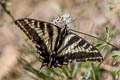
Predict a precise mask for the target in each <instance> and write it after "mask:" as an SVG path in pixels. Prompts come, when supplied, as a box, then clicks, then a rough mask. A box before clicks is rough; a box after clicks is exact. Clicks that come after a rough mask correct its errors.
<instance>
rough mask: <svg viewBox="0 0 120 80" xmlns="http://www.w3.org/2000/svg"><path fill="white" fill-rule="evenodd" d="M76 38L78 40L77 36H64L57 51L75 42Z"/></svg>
mask: <svg viewBox="0 0 120 80" xmlns="http://www.w3.org/2000/svg"><path fill="white" fill-rule="evenodd" d="M78 40H79V39H78V37H76V36H74V35H68V36H66V38H65V39H64V42H63V44H62V45H61V47H60V48H61V49H59V50H58V53H60V52H61V51H63V50H64V49H65V48H68V47H69V46H70V45H72V44H73V43H75V42H76V41H78Z"/></svg>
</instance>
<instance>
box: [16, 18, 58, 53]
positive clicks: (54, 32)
mask: <svg viewBox="0 0 120 80" xmlns="http://www.w3.org/2000/svg"><path fill="white" fill-rule="evenodd" d="M16 24H17V25H18V26H19V27H20V28H21V30H22V31H23V32H24V33H25V34H26V35H27V36H28V37H29V39H31V40H32V41H33V42H34V43H35V44H36V46H37V48H39V47H40V46H45V47H46V49H47V50H48V52H52V51H51V50H54V48H55V43H57V42H56V41H57V40H56V39H57V38H56V37H57V36H58V35H59V32H60V28H59V27H56V26H55V25H52V24H50V23H47V22H43V21H38V20H34V19H29V18H23V19H18V20H16ZM40 41H41V42H40ZM41 44H42V45H41ZM43 44H44V45H43Z"/></svg>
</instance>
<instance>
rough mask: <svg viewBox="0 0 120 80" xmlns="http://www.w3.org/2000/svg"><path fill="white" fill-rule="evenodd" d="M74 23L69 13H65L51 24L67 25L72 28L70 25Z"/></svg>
mask: <svg viewBox="0 0 120 80" xmlns="http://www.w3.org/2000/svg"><path fill="white" fill-rule="evenodd" d="M71 21H72V18H71V17H70V14H69V13H65V14H63V15H62V16H58V17H57V18H56V19H55V20H53V21H52V22H51V23H52V24H55V25H59V24H61V25H67V26H68V27H69V26H70V23H71Z"/></svg>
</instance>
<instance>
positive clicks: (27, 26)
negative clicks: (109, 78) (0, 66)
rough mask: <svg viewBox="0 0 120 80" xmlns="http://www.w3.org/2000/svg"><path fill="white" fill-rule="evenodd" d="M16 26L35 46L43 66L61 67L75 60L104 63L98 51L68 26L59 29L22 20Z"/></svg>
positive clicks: (29, 20) (32, 20)
mask: <svg viewBox="0 0 120 80" xmlns="http://www.w3.org/2000/svg"><path fill="white" fill-rule="evenodd" d="M15 24H16V25H17V26H18V27H19V28H20V29H21V30H22V31H23V32H24V33H25V34H26V35H27V37H28V38H29V39H30V40H31V41H32V42H33V43H34V44H35V47H36V49H37V53H39V54H40V57H41V58H42V60H43V62H42V66H41V68H42V67H43V66H48V67H61V66H63V65H65V64H68V63H69V62H72V61H73V60H76V61H79V62H85V61H99V62H100V61H102V60H103V57H102V55H101V54H100V52H99V51H98V49H97V48H96V47H95V46H93V45H92V44H90V43H89V42H88V41H86V40H85V39H83V38H81V37H80V36H78V35H77V34H75V33H73V32H71V31H69V28H68V26H67V25H64V26H62V27H59V26H57V25H54V24H52V23H49V22H45V21H39V20H35V19H30V18H22V19H18V20H16V21H15Z"/></svg>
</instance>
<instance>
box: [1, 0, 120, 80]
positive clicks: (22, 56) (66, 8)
mask: <svg viewBox="0 0 120 80" xmlns="http://www.w3.org/2000/svg"><path fill="white" fill-rule="evenodd" d="M1 1H5V3H6V8H7V9H8V10H9V11H10V12H11V14H12V15H13V16H14V18H15V19H19V18H25V17H29V18H33V19H38V20H42V21H47V22H50V21H51V20H53V19H55V18H56V17H58V15H62V14H64V13H65V12H67V13H69V14H70V15H71V17H72V18H73V19H76V20H75V21H74V22H72V24H71V27H70V28H71V29H73V30H76V31H81V32H84V33H88V34H90V35H94V36H96V37H99V38H101V39H103V40H106V41H108V42H110V43H112V44H114V45H115V46H116V47H119V48H120V0H0V2H1ZM106 27H107V28H106ZM76 34H78V33H76ZM78 35H80V36H81V37H83V38H84V39H86V40H88V41H89V42H90V43H91V44H93V45H99V44H100V46H98V47H97V48H98V49H99V50H100V52H101V54H102V56H103V57H104V61H103V62H101V63H99V62H95V63H91V62H85V63H79V62H78V63H76V62H75V63H74V62H73V63H72V64H73V65H72V64H69V65H67V66H64V67H63V68H61V69H60V68H52V69H50V68H46V67H45V68H43V70H42V72H41V73H39V68H40V66H41V62H40V61H41V60H40V59H39V56H38V54H36V50H35V49H34V45H33V44H32V42H31V41H30V40H28V39H27V37H26V36H25V34H24V33H23V32H22V31H21V30H20V29H19V28H18V27H17V26H16V25H15V24H14V23H13V21H12V18H11V17H10V16H9V15H8V14H7V13H6V12H5V11H4V9H3V7H2V5H0V80H120V78H119V76H120V60H119V59H120V51H118V50H116V49H114V47H111V46H109V45H107V44H105V43H104V42H101V41H99V40H96V39H94V38H91V37H88V36H85V35H81V34H78Z"/></svg>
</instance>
